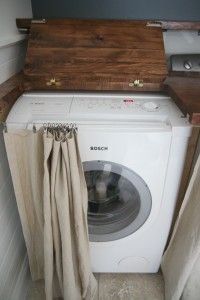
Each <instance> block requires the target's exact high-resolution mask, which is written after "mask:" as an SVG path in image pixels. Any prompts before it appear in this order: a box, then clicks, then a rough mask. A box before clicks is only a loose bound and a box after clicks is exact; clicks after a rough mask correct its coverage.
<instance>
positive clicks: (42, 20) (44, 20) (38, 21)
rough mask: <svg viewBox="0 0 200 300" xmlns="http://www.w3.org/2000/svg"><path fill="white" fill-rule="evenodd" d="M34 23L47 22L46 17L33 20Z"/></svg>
mask: <svg viewBox="0 0 200 300" xmlns="http://www.w3.org/2000/svg"><path fill="white" fill-rule="evenodd" d="M31 23H32V24H45V23H46V19H38V20H31Z"/></svg>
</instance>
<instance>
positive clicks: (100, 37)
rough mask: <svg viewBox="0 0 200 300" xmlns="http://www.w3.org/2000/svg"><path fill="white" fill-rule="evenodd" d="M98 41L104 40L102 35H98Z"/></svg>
mask: <svg viewBox="0 0 200 300" xmlns="http://www.w3.org/2000/svg"><path fill="white" fill-rule="evenodd" d="M96 40H97V41H100V42H102V41H103V40H104V39H103V36H102V35H100V34H98V35H97V36H96Z"/></svg>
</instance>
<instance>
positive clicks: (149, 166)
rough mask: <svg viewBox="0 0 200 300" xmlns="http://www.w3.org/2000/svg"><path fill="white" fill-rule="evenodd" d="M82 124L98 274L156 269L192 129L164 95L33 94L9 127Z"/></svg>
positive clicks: (22, 102)
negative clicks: (52, 123) (51, 123)
mask: <svg viewBox="0 0 200 300" xmlns="http://www.w3.org/2000/svg"><path fill="white" fill-rule="evenodd" d="M48 122H54V123H55V122H56V123H60V122H61V123H63V122H64V123H66V122H67V123H71V122H75V123H76V124H77V126H78V139H79V146H80V154H81V158H82V161H83V166H84V170H85V176H86V181H87V186H88V195H89V209H88V222H89V232H90V250H91V260H92V267H93V271H94V272H127V273H128V272H157V271H158V268H159V266H160V261H161V257H162V254H163V251H164V247H165V244H166V241H167V237H168V233H169V230H170V225H171V221H172V216H173V211H174V208H175V203H176V197H177V193H178V188H179V183H180V178H181V173H182V169H183V164H184V158H185V153H186V149H187V143H188V138H189V136H190V133H191V126H190V125H189V123H188V121H187V119H186V118H184V117H183V116H182V113H181V112H180V110H179V109H178V108H177V107H176V105H175V104H174V103H173V102H172V100H171V99H170V98H169V97H167V96H165V95H161V94H150V93H147V94H108V93H107V94H105V93H99V94H94V93H59V94H58V93H26V94H24V95H22V96H21V97H20V98H19V99H18V101H17V102H16V103H15V105H14V106H13V108H12V110H11V112H10V113H9V115H8V118H7V122H6V123H7V127H8V130H9V128H12V127H14V128H25V127H27V128H30V129H31V128H32V126H33V124H35V125H36V127H38V128H39V127H40V126H41V125H42V124H43V123H48Z"/></svg>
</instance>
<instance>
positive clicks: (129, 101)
mask: <svg viewBox="0 0 200 300" xmlns="http://www.w3.org/2000/svg"><path fill="white" fill-rule="evenodd" d="M124 102H125V103H133V102H134V100H133V99H124Z"/></svg>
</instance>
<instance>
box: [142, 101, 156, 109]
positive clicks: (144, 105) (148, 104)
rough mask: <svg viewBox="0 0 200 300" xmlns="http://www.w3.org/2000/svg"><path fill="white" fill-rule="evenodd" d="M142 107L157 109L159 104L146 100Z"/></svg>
mask: <svg viewBox="0 0 200 300" xmlns="http://www.w3.org/2000/svg"><path fill="white" fill-rule="evenodd" d="M142 108H143V109H145V110H149V111H155V110H156V109H158V108H159V106H158V105H157V104H156V103H155V102H145V103H144V104H143V105H142Z"/></svg>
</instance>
